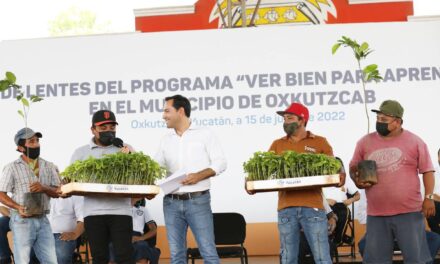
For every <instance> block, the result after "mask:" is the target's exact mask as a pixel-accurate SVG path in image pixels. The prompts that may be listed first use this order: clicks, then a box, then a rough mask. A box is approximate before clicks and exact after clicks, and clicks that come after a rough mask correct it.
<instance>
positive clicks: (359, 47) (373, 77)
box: [332, 36, 383, 133]
mask: <svg viewBox="0 0 440 264" xmlns="http://www.w3.org/2000/svg"><path fill="white" fill-rule="evenodd" d="M341 46H343V47H349V48H351V50H352V51H353V55H354V57H355V59H356V61H357V64H358V68H359V70H360V71H362V88H363V91H364V106H365V114H366V116H367V122H368V123H367V125H368V128H367V132H368V133H369V132H370V116H369V113H368V107H367V102H366V89H365V83H366V82H370V81H375V82H379V81H380V80H383V78H382V76H380V73H379V70H378V66H377V65H376V64H370V65H368V66H366V67H364V68H363V69H362V67H361V61H362V60H365V59H366V58H367V56H368V55H370V54H371V53H372V52H373V50H372V49H370V45H369V44H368V43H367V42H363V43H362V44H359V43H358V42H357V41H356V40H353V39H351V38H349V37H346V36H342V38H341V39H339V40H338V41H337V42H336V44H334V45H333V47H332V54H333V55H334V54H335V53H336V52H337V51H338V49H339V48H340V47H341Z"/></svg>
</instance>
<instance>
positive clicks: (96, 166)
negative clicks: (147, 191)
mask: <svg viewBox="0 0 440 264" xmlns="http://www.w3.org/2000/svg"><path fill="white" fill-rule="evenodd" d="M61 175H63V176H64V177H67V178H68V179H69V180H71V181H74V182H87V183H104V184H130V185H132V184H134V185H152V184H154V181H155V180H157V179H160V178H163V177H164V176H165V169H164V168H162V167H161V166H160V165H159V163H157V162H156V161H154V160H153V159H151V158H150V157H149V156H147V155H144V154H143V153H142V152H135V153H130V154H126V153H121V152H117V153H115V154H109V155H104V156H103V157H102V158H99V159H98V158H94V157H89V158H88V159H86V160H78V161H76V162H74V163H73V164H71V165H70V166H68V167H67V168H66V169H65V170H64V172H62V173H61Z"/></svg>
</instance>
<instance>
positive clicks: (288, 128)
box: [283, 122, 299, 136]
mask: <svg viewBox="0 0 440 264" xmlns="http://www.w3.org/2000/svg"><path fill="white" fill-rule="evenodd" d="M298 127H299V125H298V123H297V122H293V123H290V124H286V123H284V124H283V128H284V132H286V134H287V135H288V136H290V135H292V134H293V133H295V131H296V130H297V129H298Z"/></svg>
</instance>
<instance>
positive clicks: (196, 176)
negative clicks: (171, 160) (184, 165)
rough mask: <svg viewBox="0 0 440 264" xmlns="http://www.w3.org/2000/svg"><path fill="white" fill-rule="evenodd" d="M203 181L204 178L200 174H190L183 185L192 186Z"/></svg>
mask: <svg viewBox="0 0 440 264" xmlns="http://www.w3.org/2000/svg"><path fill="white" fill-rule="evenodd" d="M201 180H203V177H202V176H201V175H200V174H199V173H190V174H188V175H186V178H185V179H183V181H182V184H183V185H192V184H196V183H198V182H199V181H201Z"/></svg>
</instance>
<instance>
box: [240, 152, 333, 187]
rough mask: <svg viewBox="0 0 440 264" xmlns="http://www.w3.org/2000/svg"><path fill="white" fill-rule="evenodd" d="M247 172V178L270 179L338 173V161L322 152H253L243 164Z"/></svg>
mask: <svg viewBox="0 0 440 264" xmlns="http://www.w3.org/2000/svg"><path fill="white" fill-rule="evenodd" d="M243 168H244V171H245V172H246V173H247V174H248V176H247V180H249V181H259V180H272V179H286V178H297V177H308V176H318V175H332V174H336V173H338V171H339V169H340V168H341V164H340V162H339V161H338V160H337V159H335V158H333V157H330V156H327V155H324V154H310V153H297V152H294V151H285V152H283V153H282V154H281V155H277V154H275V153H274V152H261V151H259V152H255V153H254V155H253V156H252V158H250V159H249V160H248V161H247V162H245V163H244V164H243Z"/></svg>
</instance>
